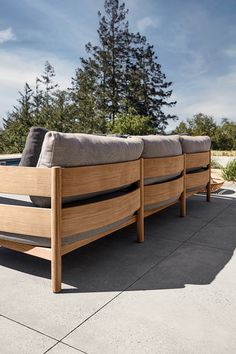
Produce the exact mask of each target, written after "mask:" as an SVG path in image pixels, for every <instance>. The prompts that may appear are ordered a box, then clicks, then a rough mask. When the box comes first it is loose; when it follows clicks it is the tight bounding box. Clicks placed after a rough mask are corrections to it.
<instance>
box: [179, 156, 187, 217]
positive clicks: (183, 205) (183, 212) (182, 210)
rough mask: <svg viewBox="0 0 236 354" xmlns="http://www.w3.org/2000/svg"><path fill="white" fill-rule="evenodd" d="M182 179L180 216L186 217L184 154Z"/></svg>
mask: <svg viewBox="0 0 236 354" xmlns="http://www.w3.org/2000/svg"><path fill="white" fill-rule="evenodd" d="M182 177H183V192H182V194H181V196H180V203H181V207H180V216H182V217H185V216H186V154H184V170H183V172H182Z"/></svg>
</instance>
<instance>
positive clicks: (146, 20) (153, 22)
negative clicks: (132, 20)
mask: <svg viewBox="0 0 236 354" xmlns="http://www.w3.org/2000/svg"><path fill="white" fill-rule="evenodd" d="M159 24H160V21H159V20H158V19H157V18H152V17H149V16H147V17H143V18H141V19H140V20H138V22H137V27H138V30H139V31H140V32H142V31H145V30H146V29H147V28H148V27H152V28H156V27H158V26H159Z"/></svg>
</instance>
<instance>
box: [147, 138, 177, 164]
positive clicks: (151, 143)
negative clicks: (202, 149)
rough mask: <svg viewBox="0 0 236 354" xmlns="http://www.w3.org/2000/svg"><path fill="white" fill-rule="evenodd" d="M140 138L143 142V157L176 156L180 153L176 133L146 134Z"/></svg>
mask: <svg viewBox="0 0 236 354" xmlns="http://www.w3.org/2000/svg"><path fill="white" fill-rule="evenodd" d="M141 138H142V140H143V142H144V149H143V153H142V157H143V158H154V157H165V156H177V155H181V154H182V147H181V144H180V141H179V136H178V135H169V136H165V135H147V136H142V137H141Z"/></svg>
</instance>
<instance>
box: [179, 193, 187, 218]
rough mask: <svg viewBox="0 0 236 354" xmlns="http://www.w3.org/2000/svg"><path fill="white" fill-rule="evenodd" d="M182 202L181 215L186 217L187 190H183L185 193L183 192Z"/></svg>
mask: <svg viewBox="0 0 236 354" xmlns="http://www.w3.org/2000/svg"><path fill="white" fill-rule="evenodd" d="M180 203H181V207H180V216H181V217H185V216H186V192H185V191H183V193H182V194H181V197H180Z"/></svg>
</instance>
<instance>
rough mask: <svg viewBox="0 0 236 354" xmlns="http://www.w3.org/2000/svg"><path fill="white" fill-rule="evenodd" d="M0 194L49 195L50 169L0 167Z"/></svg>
mask: <svg viewBox="0 0 236 354" xmlns="http://www.w3.org/2000/svg"><path fill="white" fill-rule="evenodd" d="M0 193H9V194H22V195H38V196H42V197H50V195H51V169H49V168H36V167H21V166H17V167H14V166H0Z"/></svg>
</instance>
